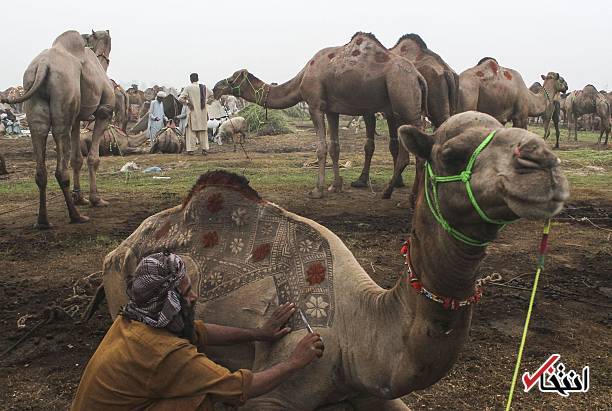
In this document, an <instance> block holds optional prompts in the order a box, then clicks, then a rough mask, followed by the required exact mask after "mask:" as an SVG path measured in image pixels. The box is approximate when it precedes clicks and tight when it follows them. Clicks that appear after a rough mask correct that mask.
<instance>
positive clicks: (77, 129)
mask: <svg viewBox="0 0 612 411" xmlns="http://www.w3.org/2000/svg"><path fill="white" fill-rule="evenodd" d="M70 167H72V181H73V190H72V200H73V201H74V204H75V205H88V204H89V201H88V200H87V199H85V198H84V197H83V194H82V192H81V168H82V167H83V153H82V152H81V122H80V121H79V120H76V121H75V122H74V124H73V125H72V132H71V141H70Z"/></svg>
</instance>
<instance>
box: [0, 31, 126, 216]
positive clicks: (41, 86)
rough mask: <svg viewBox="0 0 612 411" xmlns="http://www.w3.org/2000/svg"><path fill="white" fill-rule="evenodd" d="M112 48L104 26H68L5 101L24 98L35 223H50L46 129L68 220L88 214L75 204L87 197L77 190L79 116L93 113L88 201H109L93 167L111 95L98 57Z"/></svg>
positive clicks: (110, 109)
mask: <svg viewBox="0 0 612 411" xmlns="http://www.w3.org/2000/svg"><path fill="white" fill-rule="evenodd" d="M86 41H87V43H86ZM86 44H90V47H91V49H90V48H89V47H86ZM110 50H111V38H110V35H109V33H108V31H97V32H92V34H91V35H83V36H81V35H80V34H79V33H78V32H76V31H67V32H65V33H63V34H61V35H60V36H59V37H58V38H57V39H55V41H54V42H53V45H52V47H51V48H50V49H47V50H44V51H43V52H42V53H40V54H39V55H38V56H37V57H36V58H35V59H34V60H33V61H32V62H31V63H30V65H29V66H28V68H27V70H26V72H25V74H24V75H23V87H24V89H25V90H26V92H25V94H24V95H23V96H22V97H19V98H17V99H12V100H8V103H9V104H12V103H18V102H22V101H26V100H27V102H26V104H25V112H26V115H27V119H28V123H29V126H30V131H31V134H32V145H33V148H34V155H35V157H36V184H37V185H38V189H39V192H40V204H39V209H38V219H37V223H36V227H38V228H49V227H50V224H49V219H48V216H47V201H46V198H47V168H46V166H45V155H46V152H45V151H46V145H47V135H48V133H49V129H51V133H52V134H53V139H54V140H55V145H56V151H57V167H56V169H55V178H56V179H57V182H58V184H59V186H60V188H61V189H62V192H63V194H64V200H65V201H66V205H67V206H68V214H69V216H70V221H71V222H72V223H82V222H85V221H88V220H89V218H88V217H85V216H83V215H81V213H79V211H78V210H77V208H76V206H75V203H76V204H86V203H88V202H87V200H85V199H84V198H83V197H82V194H81V190H80V188H81V184H80V179H79V172H80V170H81V167H82V165H83V157H82V155H81V150H80V121H81V120H90V119H92V118H95V120H96V124H95V127H94V132H93V137H92V144H91V149H90V151H89V153H88V155H87V164H88V168H89V184H90V193H89V202H90V203H91V205H92V206H104V205H107V204H108V203H107V202H106V201H104V200H103V199H102V198H101V197H100V195H99V194H98V186H97V183H96V172H97V171H98V166H99V165H100V156H99V154H98V151H99V144H100V138H101V137H102V134H103V132H104V130H105V129H106V127H107V126H108V124H109V123H110V121H111V117H112V114H113V108H114V106H115V95H114V92H113V88H112V86H111V83H110V81H109V79H108V77H107V76H106V72H105V71H104V68H103V67H102V65H100V63H99V62H98V59H97V57H98V56H105V57H106V59H107V60H108V56H109V53H110ZM0 102H1V100H0ZM69 159H70V165H71V166H72V173H73V180H74V198H73V196H71V194H70V174H69V171H68V160H69Z"/></svg>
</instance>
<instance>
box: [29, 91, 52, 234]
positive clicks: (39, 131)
mask: <svg viewBox="0 0 612 411" xmlns="http://www.w3.org/2000/svg"><path fill="white" fill-rule="evenodd" d="M35 99H36V97H34V98H33V99H32V101H31V102H30V103H29V104H30V105H31V107H33V110H36V112H30V111H28V112H27V116H28V122H29V123H30V133H31V134H32V149H33V151H34V157H35V159H36V177H35V178H36V185H37V186H38V193H39V205H38V219H37V221H36V224H35V225H34V227H35V228H38V229H48V228H51V224H49V217H48V215H47V166H46V156H47V136H48V135H49V129H50V128H51V118H50V116H49V106H47V105H46V104H44V103H43V102H42V101H34V100H35Z"/></svg>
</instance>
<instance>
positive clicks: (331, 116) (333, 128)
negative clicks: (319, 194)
mask: <svg viewBox="0 0 612 411" xmlns="http://www.w3.org/2000/svg"><path fill="white" fill-rule="evenodd" d="M325 116H326V117H327V126H328V127H329V139H330V143H331V144H330V146H329V156H330V157H331V159H332V167H333V170H334V182H333V183H332V185H331V186H329V188H328V189H327V190H328V191H329V192H330V193H339V192H341V191H342V177H340V141H339V139H338V127H339V124H340V119H339V117H340V116H339V114H338V113H327V114H326V115H325Z"/></svg>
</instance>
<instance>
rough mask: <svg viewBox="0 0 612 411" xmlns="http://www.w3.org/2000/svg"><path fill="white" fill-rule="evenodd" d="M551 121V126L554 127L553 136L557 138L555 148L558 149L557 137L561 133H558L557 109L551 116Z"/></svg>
mask: <svg viewBox="0 0 612 411" xmlns="http://www.w3.org/2000/svg"><path fill="white" fill-rule="evenodd" d="M552 120H553V125H554V126H555V135H556V136H557V141H556V143H555V148H559V135H560V134H561V133H560V132H559V110H558V109H555V112H554V113H553V116H552Z"/></svg>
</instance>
